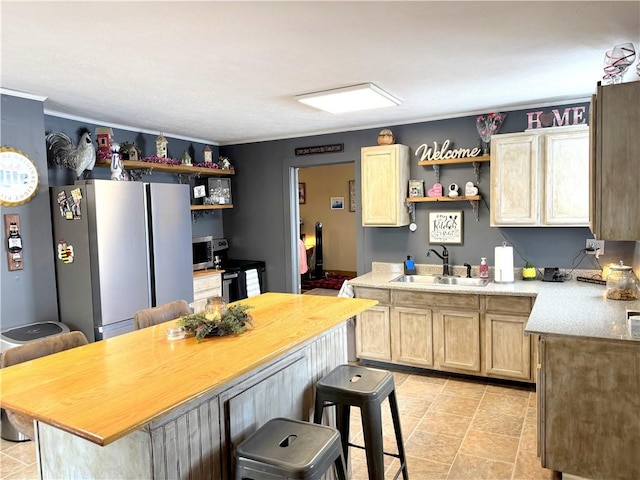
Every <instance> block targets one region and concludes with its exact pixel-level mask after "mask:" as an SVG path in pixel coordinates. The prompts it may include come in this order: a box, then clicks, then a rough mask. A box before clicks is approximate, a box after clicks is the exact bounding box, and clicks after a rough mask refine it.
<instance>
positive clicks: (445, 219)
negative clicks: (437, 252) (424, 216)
mask: <svg viewBox="0 0 640 480" xmlns="http://www.w3.org/2000/svg"><path fill="white" fill-rule="evenodd" d="M427 213H428V215H429V218H428V223H429V243H441V244H445V243H447V244H449V243H450V244H454V245H462V239H463V238H464V236H463V235H464V234H463V217H462V210H438V211H434V210H432V211H429V212H427Z"/></svg>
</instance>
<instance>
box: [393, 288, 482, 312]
mask: <svg viewBox="0 0 640 480" xmlns="http://www.w3.org/2000/svg"><path fill="white" fill-rule="evenodd" d="M393 295H394V302H395V304H396V305H399V306H405V307H424V306H430V307H456V308H471V309H475V310H477V309H478V308H480V301H479V299H478V295H466V294H457V293H433V292H415V291H408V290H394V292H393Z"/></svg>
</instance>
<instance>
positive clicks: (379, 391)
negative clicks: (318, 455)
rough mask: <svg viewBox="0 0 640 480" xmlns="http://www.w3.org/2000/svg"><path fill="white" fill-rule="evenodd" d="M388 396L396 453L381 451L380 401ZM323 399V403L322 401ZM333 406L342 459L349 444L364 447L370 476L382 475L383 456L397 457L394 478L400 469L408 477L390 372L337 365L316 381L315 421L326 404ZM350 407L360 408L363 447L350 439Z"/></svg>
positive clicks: (404, 476)
mask: <svg viewBox="0 0 640 480" xmlns="http://www.w3.org/2000/svg"><path fill="white" fill-rule="evenodd" d="M387 397H389V406H390V409H391V417H392V419H393V427H394V430H395V436H396V443H397V445H398V453H397V454H395V453H388V452H385V451H384V448H383V447H384V446H383V441H382V412H381V405H382V402H383V401H384V400H385V399H386V398H387ZM325 402H326V403H325ZM334 405H335V406H336V417H337V418H336V423H337V426H338V430H339V431H340V436H341V437H342V449H343V453H344V458H345V461H346V462H348V461H349V447H350V446H351V447H356V448H363V449H364V450H365V453H366V456H367V466H368V468H369V478H370V479H372V480H374V479H375V480H381V479H383V478H384V455H389V456H392V457H395V458H398V459H399V460H400V468H399V469H398V471H397V472H396V474H395V477H394V478H397V477H398V475H399V474H400V472H401V471H402V476H403V478H404V480H408V478H409V473H408V471H407V461H406V458H405V453H404V445H403V443H402V430H401V428H400V414H399V412H398V402H397V400H396V390H395V385H394V383H393V375H392V374H391V372H388V371H386V370H379V369H374V368H368V367H361V366H357V365H339V366H338V367H336V368H334V369H333V370H332V371H331V372H329V373H328V374H327V375H326V376H325V377H324V378H322V379H321V380H320V381H318V383H317V384H316V401H315V411H314V418H313V421H314V423H321V422H322V413H323V411H324V408H325V407H330V406H334ZM351 406H354V407H360V415H361V417H362V430H363V434H364V447H363V446H361V445H355V444H353V443H350V442H349V418H350V417H349V416H350V412H351Z"/></svg>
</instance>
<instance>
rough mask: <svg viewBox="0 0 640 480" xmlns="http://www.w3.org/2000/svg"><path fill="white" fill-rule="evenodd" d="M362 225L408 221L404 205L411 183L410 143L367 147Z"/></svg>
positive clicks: (395, 224)
mask: <svg viewBox="0 0 640 480" xmlns="http://www.w3.org/2000/svg"><path fill="white" fill-rule="evenodd" d="M360 168H361V174H362V225H363V226H365V227H399V226H403V225H408V224H409V209H408V208H407V207H406V205H405V199H406V197H407V188H408V185H409V147H407V146H406V145H383V146H379V147H365V148H363V149H362V156H361V164H360Z"/></svg>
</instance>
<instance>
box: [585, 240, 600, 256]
mask: <svg viewBox="0 0 640 480" xmlns="http://www.w3.org/2000/svg"><path fill="white" fill-rule="evenodd" d="M585 248H586V249H587V255H595V254H596V253H597V254H598V255H604V240H596V239H594V238H587V241H586V244H585Z"/></svg>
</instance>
